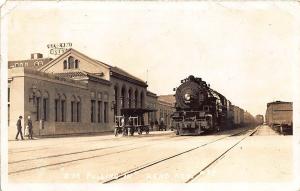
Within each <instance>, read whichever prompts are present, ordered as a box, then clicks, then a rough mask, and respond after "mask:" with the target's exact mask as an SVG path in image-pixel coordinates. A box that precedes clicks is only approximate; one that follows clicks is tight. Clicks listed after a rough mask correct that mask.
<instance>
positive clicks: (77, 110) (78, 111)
mask: <svg viewBox="0 0 300 191" xmlns="http://www.w3.org/2000/svg"><path fill="white" fill-rule="evenodd" d="M80 105H81V104H80V102H77V107H76V116H77V122H80V109H81V108H80Z"/></svg>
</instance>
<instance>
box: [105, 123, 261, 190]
mask: <svg viewBox="0 0 300 191" xmlns="http://www.w3.org/2000/svg"><path fill="white" fill-rule="evenodd" d="M256 130H257V128H256V129H254V130H253V131H251V132H250V134H249V133H247V134H246V136H244V137H243V138H242V139H241V140H239V141H238V142H237V143H236V144H234V145H233V146H232V147H230V148H229V149H227V150H226V151H225V152H224V153H222V155H221V156H218V157H217V158H216V159H215V160H213V161H212V162H211V163H210V164H208V165H207V166H206V167H205V168H204V169H202V170H201V171H199V172H197V173H196V174H195V175H193V176H192V177H191V178H189V179H188V180H187V181H186V183H188V182H191V181H192V180H193V179H194V178H196V177H197V176H198V175H199V174H200V173H201V172H203V171H204V170H206V169H207V168H209V167H210V166H211V165H212V164H213V163H215V162H216V161H217V160H219V159H220V158H221V157H223V156H224V155H225V154H226V153H227V152H229V151H230V150H231V149H233V148H234V147H235V146H236V145H238V144H239V143H240V142H241V141H242V140H244V139H245V138H246V137H248V136H250V135H252V134H254V133H255V131H256ZM247 131H249V129H246V130H243V131H240V132H237V133H233V134H230V135H227V136H224V137H221V138H218V139H215V140H212V141H210V142H207V143H204V144H201V145H199V146H196V147H193V148H191V149H187V150H185V151H182V152H179V153H177V154H174V155H171V156H168V157H164V158H161V159H159V160H155V161H152V162H150V163H146V164H143V165H140V166H138V167H136V168H133V169H130V170H127V171H125V172H121V173H119V174H118V175H117V176H114V177H112V178H109V179H106V180H104V181H101V183H103V184H107V183H112V182H115V181H117V180H119V179H122V178H124V177H126V176H128V175H130V174H133V173H135V172H138V171H141V170H143V169H146V168H148V167H151V166H154V165H156V164H159V163H162V162H165V161H168V160H170V159H173V158H176V157H178V156H181V155H184V154H186V153H190V152H192V151H194V150H197V149H199V148H201V147H204V146H207V145H209V144H212V143H215V142H218V141H220V140H223V139H225V138H228V137H232V136H237V135H240V134H242V133H245V132H247Z"/></svg>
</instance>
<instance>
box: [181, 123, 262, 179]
mask: <svg viewBox="0 0 300 191" xmlns="http://www.w3.org/2000/svg"><path fill="white" fill-rule="evenodd" d="M258 128H259V127H256V128H255V129H254V130H253V131H252V132H250V133H247V134H246V135H245V136H244V137H243V138H241V139H240V140H239V141H237V142H236V143H235V144H233V145H232V146H231V147H230V148H228V149H226V150H225V151H224V152H223V153H221V154H220V155H219V156H218V157H217V158H215V159H214V160H213V161H211V162H210V163H209V164H208V165H206V166H205V167H204V168H202V169H201V170H200V171H198V172H197V173H196V174H194V175H193V176H192V177H191V178H189V179H188V180H187V181H185V183H191V182H192V181H193V180H195V179H196V178H197V177H198V176H199V175H200V174H202V173H204V172H205V171H206V170H207V169H208V168H210V167H211V166H212V165H213V164H215V163H216V162H217V161H219V160H221V159H222V158H223V157H224V156H225V155H226V154H227V153H228V152H229V151H230V150H232V149H233V148H235V147H236V146H237V145H238V144H240V143H241V142H242V141H243V140H244V139H246V138H247V137H249V136H252V135H253V134H254V133H255V132H256V131H257V129H258Z"/></svg>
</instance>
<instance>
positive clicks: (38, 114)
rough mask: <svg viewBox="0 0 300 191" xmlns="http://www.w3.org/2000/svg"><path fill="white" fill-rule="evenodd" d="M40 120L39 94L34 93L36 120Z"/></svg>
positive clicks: (38, 92)
mask: <svg viewBox="0 0 300 191" xmlns="http://www.w3.org/2000/svg"><path fill="white" fill-rule="evenodd" d="M40 118H41V92H40V91H37V92H36V120H37V121H39V120H40Z"/></svg>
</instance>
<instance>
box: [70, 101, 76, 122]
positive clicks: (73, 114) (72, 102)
mask: <svg viewBox="0 0 300 191" xmlns="http://www.w3.org/2000/svg"><path fill="white" fill-rule="evenodd" d="M75 114H76V98H75V96H72V97H71V122H75V118H76V116H75Z"/></svg>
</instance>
